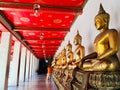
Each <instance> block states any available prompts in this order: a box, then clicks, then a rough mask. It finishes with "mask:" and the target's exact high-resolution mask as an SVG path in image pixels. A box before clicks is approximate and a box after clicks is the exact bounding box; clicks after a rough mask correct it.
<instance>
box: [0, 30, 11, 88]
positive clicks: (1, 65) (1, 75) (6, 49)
mask: <svg viewBox="0 0 120 90" xmlns="http://www.w3.org/2000/svg"><path fill="white" fill-rule="evenodd" d="M0 44H1V45H0V90H7V88H8V76H9V64H10V60H9V57H10V46H11V34H10V33H9V32H2V36H1V43H0Z"/></svg>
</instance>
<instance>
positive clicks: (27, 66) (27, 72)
mask: <svg viewBox="0 0 120 90" xmlns="http://www.w3.org/2000/svg"><path fill="white" fill-rule="evenodd" d="M29 61H30V51H28V50H27V59H26V74H25V77H26V79H27V80H28V79H29V77H28V76H29Z"/></svg>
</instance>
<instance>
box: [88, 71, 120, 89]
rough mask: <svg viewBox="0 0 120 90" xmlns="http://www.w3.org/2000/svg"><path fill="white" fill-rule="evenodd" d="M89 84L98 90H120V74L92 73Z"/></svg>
mask: <svg viewBox="0 0 120 90" xmlns="http://www.w3.org/2000/svg"><path fill="white" fill-rule="evenodd" d="M89 84H90V86H91V87H92V88H95V89H96V90H118V89H119V90H120V72H91V73H90V76H89Z"/></svg>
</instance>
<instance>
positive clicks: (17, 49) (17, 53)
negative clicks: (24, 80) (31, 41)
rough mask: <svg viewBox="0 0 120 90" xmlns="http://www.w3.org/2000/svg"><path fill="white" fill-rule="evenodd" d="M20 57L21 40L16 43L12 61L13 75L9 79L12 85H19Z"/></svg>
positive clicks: (11, 71)
mask: <svg viewBox="0 0 120 90" xmlns="http://www.w3.org/2000/svg"><path fill="white" fill-rule="evenodd" d="M19 58H20V42H18V41H16V42H15V45H14V52H13V60H12V61H11V63H10V65H11V66H10V67H11V68H10V73H11V77H10V79H9V85H10V86H17V85H18V83H17V81H18V66H19Z"/></svg>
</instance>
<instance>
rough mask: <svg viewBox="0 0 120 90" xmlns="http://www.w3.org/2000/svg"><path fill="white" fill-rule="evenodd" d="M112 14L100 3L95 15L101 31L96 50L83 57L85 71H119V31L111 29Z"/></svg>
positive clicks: (96, 40)
mask: <svg viewBox="0 0 120 90" xmlns="http://www.w3.org/2000/svg"><path fill="white" fill-rule="evenodd" d="M109 19H110V16H109V14H108V13H106V12H105V10H104V9H103V7H102V5H100V10H99V13H98V14H97V15H96V17H95V26H96V29H97V30H99V31H100V34H98V35H97V36H96V38H95V40H94V47H95V52H94V53H92V54H89V55H87V56H85V57H84V58H83V59H82V65H79V67H80V68H81V69H83V70H84V71H118V70H119V69H120V62H119V60H118V57H117V55H116V54H117V52H118V49H119V45H118V32H117V30H115V29H109V28H108V26H109Z"/></svg>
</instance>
